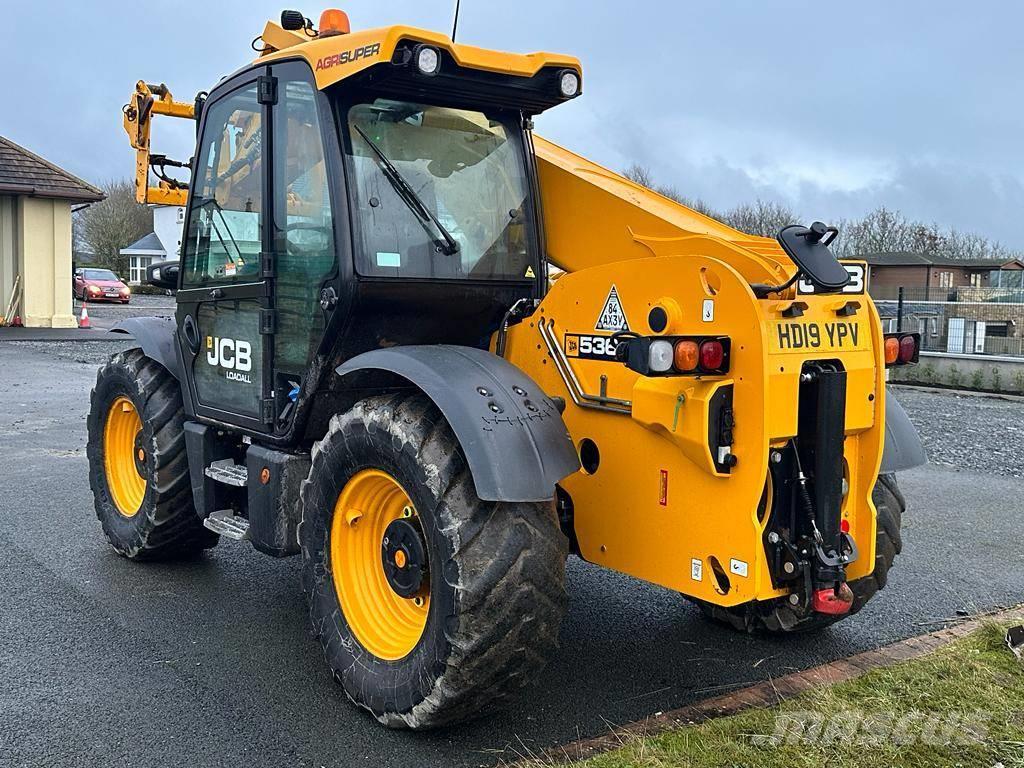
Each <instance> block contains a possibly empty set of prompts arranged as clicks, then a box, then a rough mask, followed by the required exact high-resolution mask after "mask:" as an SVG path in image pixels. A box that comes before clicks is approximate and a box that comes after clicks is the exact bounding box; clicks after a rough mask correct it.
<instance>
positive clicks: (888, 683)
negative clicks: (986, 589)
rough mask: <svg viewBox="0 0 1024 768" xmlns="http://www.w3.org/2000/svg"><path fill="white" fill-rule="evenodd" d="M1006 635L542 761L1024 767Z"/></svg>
mask: <svg viewBox="0 0 1024 768" xmlns="http://www.w3.org/2000/svg"><path fill="white" fill-rule="evenodd" d="M1004 636H1005V626H1001V625H998V624H996V623H991V624H987V625H985V626H983V627H982V628H980V629H978V630H977V631H975V632H974V633H972V634H970V635H968V636H967V637H965V638H963V639H961V640H957V641H955V642H953V643H950V644H949V645H947V646H945V647H943V648H940V649H939V650H937V651H935V652H933V653H931V654H929V655H927V656H924V657H921V658H919V659H914V660H911V661H905V662H902V663H899V664H897V665H895V666H892V667H887V668H880V669H875V670H873V671H871V672H868V673H867V674H865V675H863V676H861V677H859V678H856V679H854V680H849V681H846V682H842V683H837V684H835V685H830V686H823V687H821V688H818V689H815V690H812V691H809V692H807V693H804V694H801V695H799V696H796V697H794V698H792V699H790V700H787V701H785V702H783V703H781V704H780V705H779V706H777V707H773V708H770V709H751V710H747V711H745V712H741V713H739V714H736V715H732V716H728V717H722V718H719V719H715V720H708V721H706V722H703V723H700V724H696V725H689V726H684V727H681V728H679V729H678V730H673V731H669V732H666V733H662V734H659V735H656V736H649V737H629V738H627V739H624V740H623V743H622V746H621V747H620V748H618V749H616V750H615V751H612V752H608V753H605V754H603V755H598V756H596V757H593V758H591V759H589V760H586V761H583V762H573V761H572V760H571V759H567V760H565V761H563V762H555V763H551V762H545V763H544V764H545V765H549V766H550V765H562V766H585V768H668V767H669V766H672V767H673V768H675V767H676V766H678V767H679V768H682V767H683V766H685V767H686V768H691V767H692V768H704V767H705V766H708V767H710V766H715V767H716V768H717V767H718V766H758V768H800V767H801V766H806V767H807V768H818V767H819V766H822V765H828V766H830V767H831V766H858V767H859V766H864V765H873V766H890V765H891V766H909V767H910V768H918V767H919V766H922V767H923V766H982V767H983V768H993V766H998V765H1000V764H1001V765H1002V766H1004V767H1005V768H1024V664H1022V663H1021V662H1020V661H1018V660H1017V659H1016V658H1015V657H1014V655H1013V654H1012V653H1011V652H1010V651H1009V649H1008V648H1007V647H1006V645H1005V642H1004ZM568 757H569V758H571V757H572V755H571V753H570V754H569V755H568ZM525 765H526V766H531V767H534V768H535V767H536V766H540V765H541V762H538V761H526V763H525Z"/></svg>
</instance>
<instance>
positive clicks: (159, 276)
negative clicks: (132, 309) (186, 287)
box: [146, 261, 181, 291]
mask: <svg viewBox="0 0 1024 768" xmlns="http://www.w3.org/2000/svg"><path fill="white" fill-rule="evenodd" d="M180 267H181V264H180V262H177V261H159V262H157V263H156V264H151V265H150V266H148V267H147V268H146V284H147V285H155V286H156V287H157V288H163V289H164V290H167V291H176V290H178V270H179V269H180Z"/></svg>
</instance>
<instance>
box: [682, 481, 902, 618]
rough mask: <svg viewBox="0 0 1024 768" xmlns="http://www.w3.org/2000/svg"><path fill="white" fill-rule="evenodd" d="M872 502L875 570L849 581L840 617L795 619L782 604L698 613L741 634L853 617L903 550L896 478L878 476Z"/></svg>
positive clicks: (882, 584) (881, 584)
mask: <svg viewBox="0 0 1024 768" xmlns="http://www.w3.org/2000/svg"><path fill="white" fill-rule="evenodd" d="M872 499H873V500H874V502H875V508H876V509H877V510H878V527H877V533H876V534H875V570H874V571H873V572H872V573H870V574H869V575H867V576H865V577H863V578H861V579H857V580H856V581H852V582H850V589H851V590H852V591H853V605H852V606H850V610H849V611H848V612H847V613H845V614H843V615H841V616H831V615H828V614H824V613H813V614H811V615H810V616H807V617H803V618H798V617H797V616H796V615H795V614H794V613H793V611H792V610H790V609H789V607H788V606H787V605H785V604H780V603H775V604H759V603H746V604H744V605H739V606H736V607H735V608H721V607H719V606H717V605H712V604H711V603H706V602H704V601H697V604H698V605H699V606H700V609H701V611H702V612H703V613H704V615H705V616H708V617H709V618H711V619H714V620H716V621H719V622H722V623H724V624H727V625H729V626H730V627H732V628H733V629H737V630H740V631H742V632H765V633H771V634H787V633H793V632H810V631H814V630H818V629H822V628H824V627H827V626H829V625H831V624H835V623H836V622H837V621H840V620H842V619H844V618H846V617H847V616H852V615H853V614H855V613H857V611H859V610H860V609H861V608H863V607H864V606H865V605H866V604H867V602H868V600H870V599H871V598H872V597H874V596H875V593H876V592H878V590H880V589H882V588H884V587H885V584H886V582H887V581H888V579H889V570H890V569H891V568H892V566H893V562H894V561H895V560H896V555H898V554H899V553H900V551H901V550H902V549H903V539H902V538H901V537H900V526H901V525H902V522H903V513H904V511H905V510H906V508H907V502H906V500H905V499H904V498H903V494H902V493H900V489H899V487H898V486H897V485H896V475H894V474H883V475H879V476H878V481H877V482H876V483H875V487H874V490H873V491H872Z"/></svg>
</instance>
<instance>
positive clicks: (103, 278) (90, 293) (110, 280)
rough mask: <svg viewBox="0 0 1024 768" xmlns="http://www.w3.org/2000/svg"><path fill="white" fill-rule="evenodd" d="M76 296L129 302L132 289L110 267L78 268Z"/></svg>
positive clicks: (91, 299) (82, 298)
mask: <svg viewBox="0 0 1024 768" xmlns="http://www.w3.org/2000/svg"><path fill="white" fill-rule="evenodd" d="M74 291H75V298H76V299H80V300H81V301H119V302H121V303H122V304H127V303H128V302H129V301H130V300H131V298H132V291H131V289H130V288H129V287H128V286H127V285H125V284H124V283H123V282H121V278H119V277H118V276H117V275H115V274H114V273H113V272H111V271H110V270H109V269H88V268H87V269H76V270H75V287H74Z"/></svg>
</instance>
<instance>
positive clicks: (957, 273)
mask: <svg viewBox="0 0 1024 768" xmlns="http://www.w3.org/2000/svg"><path fill="white" fill-rule="evenodd" d="M856 258H858V259H863V260H864V261H866V262H867V263H868V291H869V292H870V293H871V296H872V297H873V298H876V299H893V298H896V294H897V291H898V289H899V288H901V287H902V288H904V289H906V292H907V294H908V295H910V296H913V297H914V298H916V299H921V300H925V301H928V300H931V301H947V300H950V299H951V298H952V297H951V296H950V294H951V293H955V292H951V291H950V290H949V289H953V288H963V287H968V286H969V287H973V288H997V287H999V288H1002V287H1005V288H1018V289H1019V288H1022V287H1024V286H1022V284H1021V280H1022V278H1024V260H1022V259H949V258H944V257H941V256H927V255H925V254H922V253H869V254H864V255H862V256H858V257H856Z"/></svg>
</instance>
